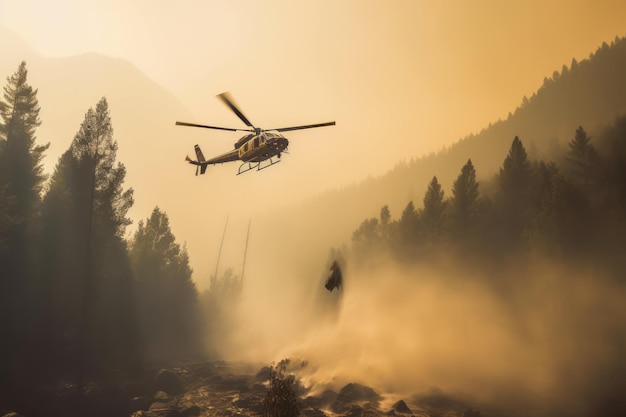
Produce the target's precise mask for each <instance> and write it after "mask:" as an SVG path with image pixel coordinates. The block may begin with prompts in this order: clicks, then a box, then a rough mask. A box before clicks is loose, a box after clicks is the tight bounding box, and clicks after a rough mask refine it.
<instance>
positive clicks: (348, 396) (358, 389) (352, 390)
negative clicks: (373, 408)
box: [337, 383, 380, 403]
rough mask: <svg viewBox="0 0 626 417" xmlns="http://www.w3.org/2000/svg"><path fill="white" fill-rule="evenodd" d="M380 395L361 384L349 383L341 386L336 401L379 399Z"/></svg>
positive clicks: (350, 401)
mask: <svg viewBox="0 0 626 417" xmlns="http://www.w3.org/2000/svg"><path fill="white" fill-rule="evenodd" d="M379 400H380V395H378V394H377V393H376V391H374V390H373V389H372V388H370V387H366V386H364V385H361V384H354V383H350V384H348V385H346V386H345V387H343V388H342V389H341V390H340V391H339V395H337V401H339V402H342V403H352V402H357V401H374V402H376V401H379Z"/></svg>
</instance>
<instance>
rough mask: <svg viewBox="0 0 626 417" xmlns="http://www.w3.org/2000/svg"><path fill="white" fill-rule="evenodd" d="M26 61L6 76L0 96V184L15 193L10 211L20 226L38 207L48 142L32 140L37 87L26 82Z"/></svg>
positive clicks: (29, 220)
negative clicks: (44, 156)
mask: <svg viewBox="0 0 626 417" xmlns="http://www.w3.org/2000/svg"><path fill="white" fill-rule="evenodd" d="M27 79H28V71H27V70H26V63H25V62H22V63H21V64H20V66H19V67H18V69H17V71H16V72H15V73H14V74H13V75H11V76H10V77H8V78H7V85H6V86H5V87H4V94H3V100H0V116H2V123H0V142H2V146H1V148H2V151H1V152H0V186H6V187H7V188H6V190H5V192H6V194H7V195H11V196H15V203H14V205H13V206H12V209H11V210H12V214H13V216H14V217H15V219H16V221H17V222H18V223H19V224H21V225H22V226H23V227H27V225H32V224H33V219H34V217H35V216H36V214H37V211H38V209H39V206H38V204H39V203H40V200H41V195H40V193H41V190H42V187H43V182H44V180H45V175H44V174H43V165H42V163H41V161H42V159H43V154H44V152H45V151H46V149H48V146H49V144H46V145H37V144H36V143H35V141H36V137H35V130H36V128H37V127H38V126H39V125H40V124H41V121H40V120H39V101H38V100H37V90H36V89H33V88H32V87H31V86H30V85H29V84H28V82H27Z"/></svg>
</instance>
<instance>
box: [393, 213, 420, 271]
mask: <svg viewBox="0 0 626 417" xmlns="http://www.w3.org/2000/svg"><path fill="white" fill-rule="evenodd" d="M392 230H393V233H392V236H391V247H392V249H393V252H394V254H396V255H398V256H399V257H400V258H401V259H406V260H414V258H415V254H416V251H417V247H418V244H419V240H420V237H421V236H420V224H419V215H418V213H417V210H415V206H414V205H413V201H409V202H408V203H407V205H406V207H405V208H404V210H402V214H401V215H400V219H399V220H398V221H397V222H394V223H393V228H392Z"/></svg>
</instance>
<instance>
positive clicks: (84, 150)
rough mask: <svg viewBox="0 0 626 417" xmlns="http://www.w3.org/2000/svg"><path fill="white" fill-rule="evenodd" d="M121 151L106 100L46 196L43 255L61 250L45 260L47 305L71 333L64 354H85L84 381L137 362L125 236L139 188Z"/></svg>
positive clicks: (90, 116) (88, 117) (85, 125)
mask: <svg viewBox="0 0 626 417" xmlns="http://www.w3.org/2000/svg"><path fill="white" fill-rule="evenodd" d="M116 151H117V142H116V141H115V140H114V138H113V128H112V125H111V118H110V115H109V109H108V104H107V101H106V99H105V98H102V99H101V100H100V101H99V102H98V103H97V105H96V107H95V109H93V108H90V109H89V110H88V111H87V113H86V115H85V119H84V121H83V122H82V124H81V126H80V128H79V131H78V133H77V134H76V135H75V137H74V140H73V141H72V144H71V145H70V148H69V149H68V151H67V152H66V153H65V154H64V155H63V156H62V157H61V159H60V160H59V164H58V165H57V168H56V170H55V172H54V175H53V177H52V180H51V183H50V188H49V191H48V193H47V194H46V196H45V199H44V217H45V219H46V227H45V229H44V238H43V239H42V245H44V246H43V247H44V249H43V250H42V253H50V254H56V255H51V256H48V257H47V259H46V264H47V267H48V268H47V269H48V272H47V274H48V275H49V276H48V280H47V284H46V285H47V286H49V287H51V289H50V292H51V294H54V300H55V303H53V304H51V305H50V307H49V308H50V310H51V311H52V312H54V313H55V314H58V315H59V317H58V318H57V319H58V320H57V321H56V323H57V325H56V326H52V327H53V328H54V329H55V330H58V331H65V332H66V333H67V334H71V335H73V337H72V338H70V339H68V340H65V341H63V340H61V342H60V343H65V345H62V346H59V349H58V350H59V351H60V352H61V354H64V353H63V352H71V351H72V350H73V351H77V350H78V351H79V352H82V354H83V359H82V360H81V363H78V364H76V366H77V368H78V369H77V372H78V373H79V374H80V375H82V377H81V376H79V385H80V384H81V382H82V381H81V379H82V378H83V377H89V376H90V375H91V376H93V377H101V376H103V375H104V374H107V373H111V372H118V371H127V370H129V369H130V368H131V367H132V366H133V365H134V363H133V361H134V360H135V359H136V357H135V356H134V355H135V354H136V347H137V341H136V336H135V335H136V327H135V324H136V323H135V322H134V312H133V301H134V300H133V288H132V271H131V267H130V262H129V260H128V253H127V248H126V243H125V241H124V239H123V237H124V236H123V235H124V231H125V228H126V226H127V225H128V224H129V223H130V220H129V219H128V218H127V217H126V214H127V211H128V209H129V208H130V207H131V206H132V204H133V190H132V189H128V190H124V179H125V174H126V170H125V168H124V166H123V165H122V164H121V163H117V164H116ZM61 260H62V261H61ZM76 317H79V318H80V320H78V321H77V320H76ZM57 335H58V334H57Z"/></svg>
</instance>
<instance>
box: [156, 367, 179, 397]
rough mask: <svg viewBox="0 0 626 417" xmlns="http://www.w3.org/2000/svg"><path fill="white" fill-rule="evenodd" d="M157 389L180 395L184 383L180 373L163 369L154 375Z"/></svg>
mask: <svg viewBox="0 0 626 417" xmlns="http://www.w3.org/2000/svg"><path fill="white" fill-rule="evenodd" d="M154 384H155V388H156V390H157V391H165V392H166V393H168V394H169V395H178V394H180V393H182V392H183V384H182V383H181V381H180V378H179V377H178V375H177V374H176V373H174V372H172V371H170V370H169V369H161V370H160V371H159V372H157V374H156V376H155V377H154Z"/></svg>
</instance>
